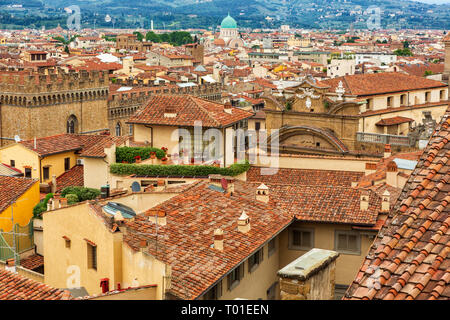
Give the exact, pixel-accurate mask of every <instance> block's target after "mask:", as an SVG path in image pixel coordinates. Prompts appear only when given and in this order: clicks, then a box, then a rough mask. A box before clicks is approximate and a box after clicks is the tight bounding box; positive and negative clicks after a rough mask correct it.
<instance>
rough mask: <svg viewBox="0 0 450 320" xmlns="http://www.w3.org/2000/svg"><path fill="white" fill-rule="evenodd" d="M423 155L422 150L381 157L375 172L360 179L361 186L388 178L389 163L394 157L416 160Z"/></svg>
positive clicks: (368, 185)
mask: <svg viewBox="0 0 450 320" xmlns="http://www.w3.org/2000/svg"><path fill="white" fill-rule="evenodd" d="M421 155H422V152H421V151H415V152H407V153H397V154H394V155H392V156H390V157H388V158H383V159H381V160H380V161H379V162H378V163H377V164H376V167H375V172H373V173H370V174H368V175H365V176H363V177H362V178H361V180H360V181H359V184H358V187H359V188H366V187H370V186H373V185H375V184H376V183H377V182H379V181H381V180H384V179H386V171H387V166H388V164H389V163H391V162H392V161H394V159H404V160H414V161H418V160H419V158H420V156H421Z"/></svg>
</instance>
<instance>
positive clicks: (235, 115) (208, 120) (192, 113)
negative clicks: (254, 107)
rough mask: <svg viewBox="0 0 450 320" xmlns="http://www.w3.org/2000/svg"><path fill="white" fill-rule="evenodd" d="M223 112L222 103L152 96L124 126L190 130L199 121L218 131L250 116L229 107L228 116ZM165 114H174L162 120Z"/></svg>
mask: <svg viewBox="0 0 450 320" xmlns="http://www.w3.org/2000/svg"><path fill="white" fill-rule="evenodd" d="M169 109H170V110H169ZM224 109H225V106H224V105H223V104H219V103H215V102H211V101H208V100H204V99H201V98H197V97H194V96H190V95H155V96H152V97H151V98H150V99H149V100H148V103H147V106H145V107H144V108H142V109H140V110H138V111H137V112H136V113H135V114H134V115H133V116H132V117H131V118H130V119H129V121H128V122H127V123H135V124H156V125H171V126H190V127H193V126H194V122H195V121H201V122H202V126H203V127H210V128H221V127H225V126H229V125H232V124H233V123H235V122H238V121H240V120H243V119H247V118H250V117H251V116H253V113H252V112H248V111H244V110H242V109H239V108H234V107H230V109H231V114H230V113H227V112H225V110H224ZM165 113H176V117H165V116H164V114H165Z"/></svg>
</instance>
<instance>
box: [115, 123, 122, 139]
mask: <svg viewBox="0 0 450 320" xmlns="http://www.w3.org/2000/svg"><path fill="white" fill-rule="evenodd" d="M114 132H115V134H116V136H117V137H120V136H121V135H122V125H121V124H120V122H117V123H116V126H115V128H114Z"/></svg>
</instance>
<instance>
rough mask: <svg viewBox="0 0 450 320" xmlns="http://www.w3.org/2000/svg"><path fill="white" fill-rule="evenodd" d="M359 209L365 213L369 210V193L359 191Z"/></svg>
mask: <svg viewBox="0 0 450 320" xmlns="http://www.w3.org/2000/svg"><path fill="white" fill-rule="evenodd" d="M360 209H361V211H366V210H367V209H369V191H367V190H362V191H361V198H360Z"/></svg>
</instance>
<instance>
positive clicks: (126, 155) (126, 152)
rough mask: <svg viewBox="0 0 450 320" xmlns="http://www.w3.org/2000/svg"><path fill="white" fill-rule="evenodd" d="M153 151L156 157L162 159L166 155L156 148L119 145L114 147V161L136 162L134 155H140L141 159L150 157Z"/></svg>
mask: <svg viewBox="0 0 450 320" xmlns="http://www.w3.org/2000/svg"><path fill="white" fill-rule="evenodd" d="M151 152H155V153H156V157H157V158H158V159H162V158H164V157H165V156H166V153H165V152H164V151H163V150H161V149H158V148H139V147H119V148H117V149H116V162H117V163H122V162H123V161H126V162H128V163H134V162H136V159H135V157H137V156H140V157H141V159H142V160H146V159H148V158H150V153H151Z"/></svg>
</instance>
